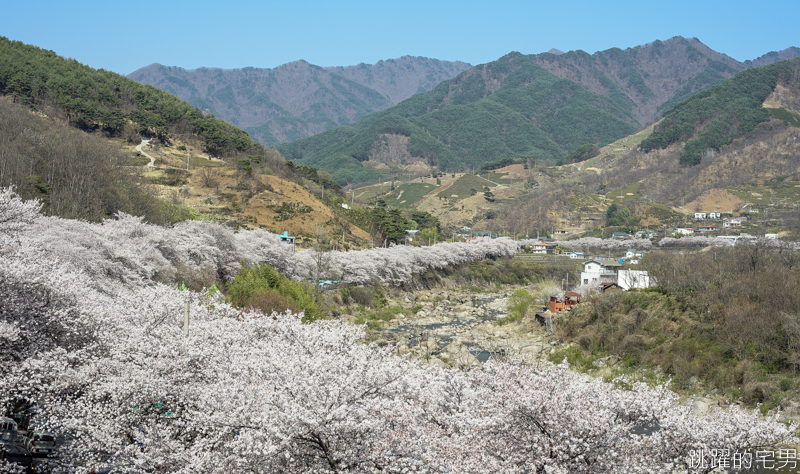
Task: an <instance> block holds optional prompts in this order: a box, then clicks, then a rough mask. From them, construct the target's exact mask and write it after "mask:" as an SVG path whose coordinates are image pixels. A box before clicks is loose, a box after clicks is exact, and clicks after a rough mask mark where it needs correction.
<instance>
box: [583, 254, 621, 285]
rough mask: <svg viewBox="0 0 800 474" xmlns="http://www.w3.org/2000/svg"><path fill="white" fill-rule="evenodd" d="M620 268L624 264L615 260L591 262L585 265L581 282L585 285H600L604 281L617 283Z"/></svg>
mask: <svg viewBox="0 0 800 474" xmlns="http://www.w3.org/2000/svg"><path fill="white" fill-rule="evenodd" d="M620 267H622V264H621V263H619V262H615V261H613V260H589V261H587V262H586V263H584V264H583V271H582V272H581V282H583V284H584V285H589V284H593V283H596V284H598V285H599V284H600V283H602V282H604V281H616V280H617V271H619V269H620Z"/></svg>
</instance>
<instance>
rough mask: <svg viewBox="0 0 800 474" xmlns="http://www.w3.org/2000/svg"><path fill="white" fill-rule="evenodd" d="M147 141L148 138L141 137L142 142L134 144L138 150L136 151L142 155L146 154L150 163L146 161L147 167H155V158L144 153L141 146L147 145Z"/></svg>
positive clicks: (148, 140)
mask: <svg viewBox="0 0 800 474" xmlns="http://www.w3.org/2000/svg"><path fill="white" fill-rule="evenodd" d="M149 143H150V139H149V138H147V139H144V138H142V143H140V144H138V145H136V151H138V152H139V153H141V154H142V155H144V156H146V157H148V158H150V163H147V167H148V168H155V167H156V159H155V158H153V157H152V156H150V155H148V154H147V153H145V152H144V151H143V150H142V147H143V146H145V145H147V144H149Z"/></svg>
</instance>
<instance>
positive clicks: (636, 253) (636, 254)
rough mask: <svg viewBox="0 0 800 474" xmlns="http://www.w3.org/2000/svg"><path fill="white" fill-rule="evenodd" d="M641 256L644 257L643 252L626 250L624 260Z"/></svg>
mask: <svg viewBox="0 0 800 474" xmlns="http://www.w3.org/2000/svg"><path fill="white" fill-rule="evenodd" d="M643 256H644V250H636V249H628V251H627V252H625V258H626V259H628V258H635V257H643Z"/></svg>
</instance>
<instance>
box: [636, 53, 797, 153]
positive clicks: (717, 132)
mask: <svg viewBox="0 0 800 474" xmlns="http://www.w3.org/2000/svg"><path fill="white" fill-rule="evenodd" d="M799 82H800V59H792V60H788V61H781V62H778V63H774V64H772V65H769V66H765V67H761V68H754V69H750V70H747V71H743V72H741V73H739V74H737V75H736V76H735V77H734V78H733V79H730V80H728V81H726V82H724V83H722V84H719V85H717V86H714V87H711V88H708V89H706V90H704V91H702V92H700V93H698V94H695V95H694V96H692V97H690V98H688V99H686V100H685V101H683V102H681V103H680V104H678V105H677V106H675V107H674V108H673V109H671V110H669V111H668V112H667V113H665V114H664V118H663V120H662V121H661V122H660V123H658V124H657V125H656V127H655V131H654V133H653V134H652V135H650V136H649V137H648V138H647V139H646V140H644V141H643V142H642V148H643V149H644V151H646V152H649V151H651V150H653V149H656V148H666V147H667V146H669V145H671V144H673V143H678V142H685V145H684V147H683V152H682V153H681V156H680V162H681V164H683V165H696V164H699V163H700V160H701V159H702V157H703V154H704V153H706V152H708V151H709V150H713V151H715V152H718V151H720V149H721V148H722V147H724V146H728V145H730V144H731V142H733V140H735V139H737V138H742V137H744V136H747V135H750V134H751V133H752V132H753V131H754V130H755V128H756V127H757V126H758V124H760V123H763V122H768V121H769V120H770V119H771V118H772V117H773V116H775V117H776V118H781V119H784V120H786V121H787V122H788V121H790V120H797V117H795V116H796V115H797V114H796V113H792V112H790V111H787V110H786V109H784V108H783V107H774V108H765V107H764V106H763V104H764V101H766V100H767V98H768V97H770V95H771V94H773V93H775V90H776V88H778V87H779V86H780V87H781V88H782V89H791V88H792V87H793V86H796V85H797V84H798V83H799ZM777 105H781V104H777Z"/></svg>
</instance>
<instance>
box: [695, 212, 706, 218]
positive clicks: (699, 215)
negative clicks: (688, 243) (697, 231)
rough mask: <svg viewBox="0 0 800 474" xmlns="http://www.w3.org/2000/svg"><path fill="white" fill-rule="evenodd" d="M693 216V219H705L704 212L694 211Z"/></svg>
mask: <svg viewBox="0 0 800 474" xmlns="http://www.w3.org/2000/svg"><path fill="white" fill-rule="evenodd" d="M694 218H695V219H705V218H706V213H705V212H695V213H694Z"/></svg>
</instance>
